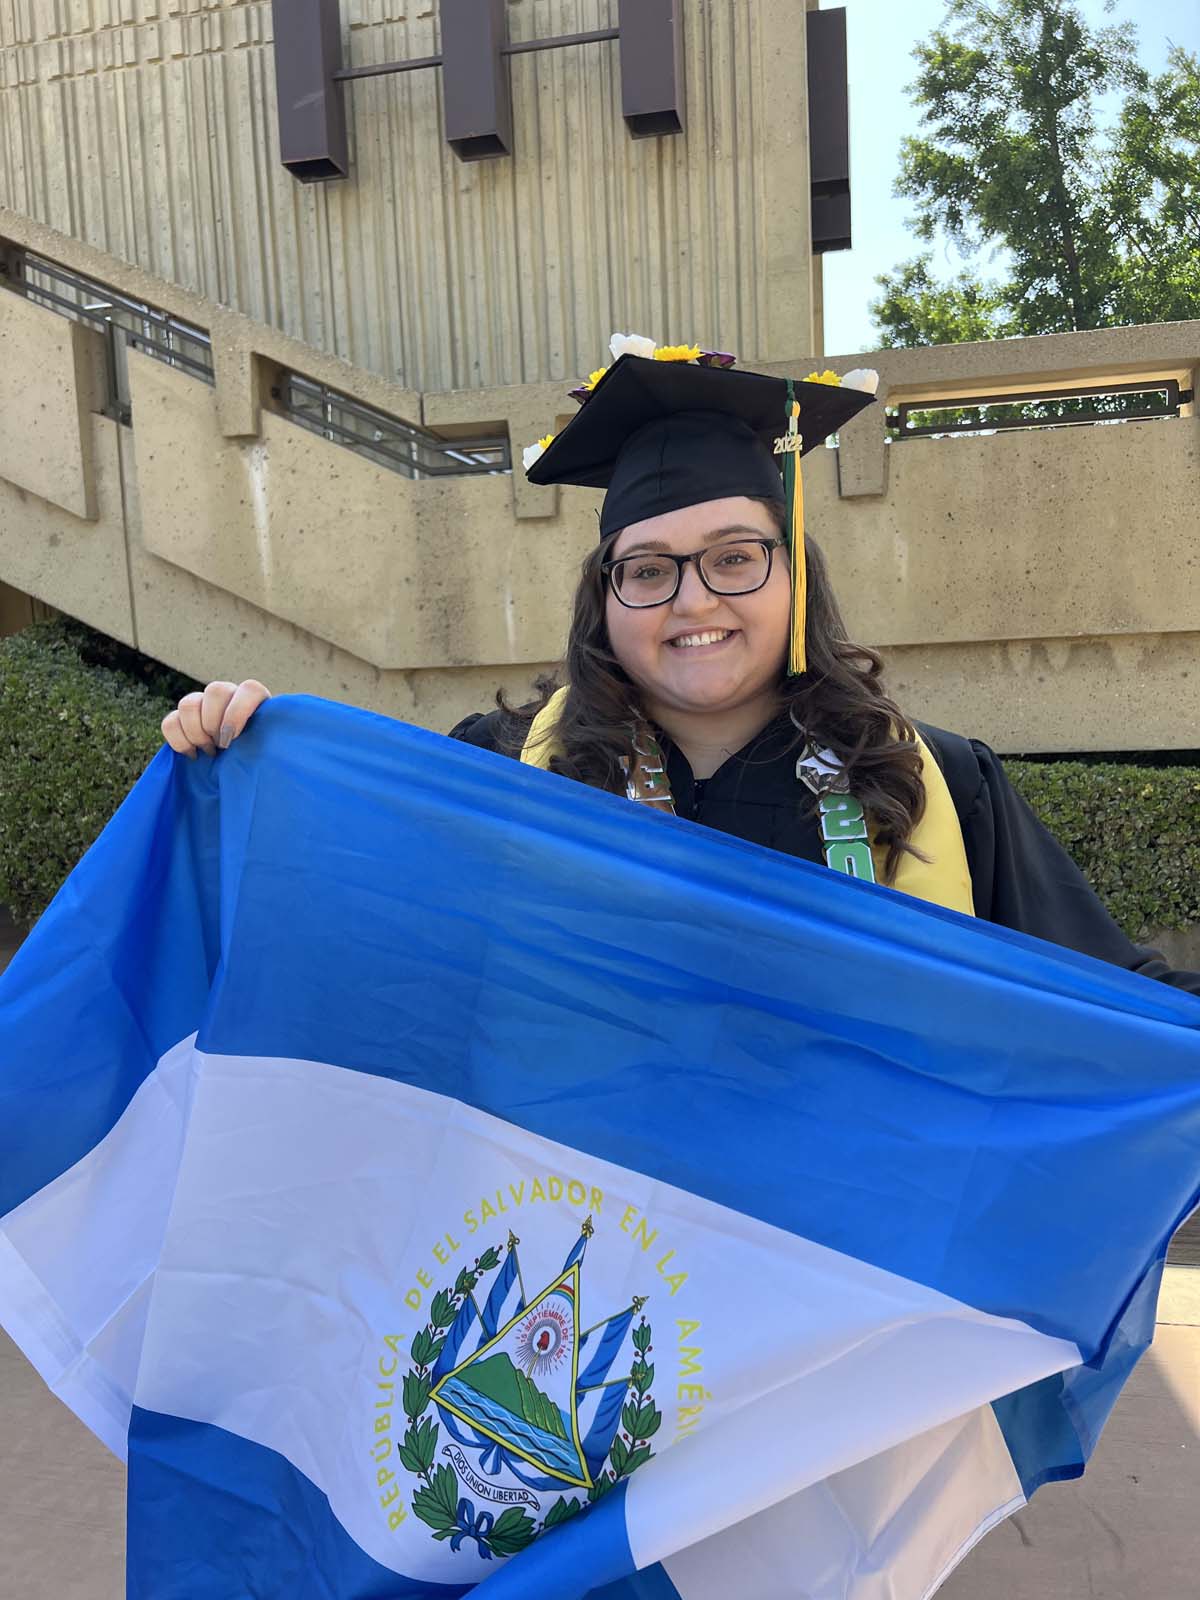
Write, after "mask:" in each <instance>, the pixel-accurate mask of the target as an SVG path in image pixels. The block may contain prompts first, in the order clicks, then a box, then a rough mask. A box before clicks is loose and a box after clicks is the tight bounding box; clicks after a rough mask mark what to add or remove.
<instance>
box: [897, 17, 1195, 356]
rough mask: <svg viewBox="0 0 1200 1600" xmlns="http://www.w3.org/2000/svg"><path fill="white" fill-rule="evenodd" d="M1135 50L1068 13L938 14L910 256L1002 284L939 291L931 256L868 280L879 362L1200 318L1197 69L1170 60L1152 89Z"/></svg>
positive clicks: (924, 63) (962, 279)
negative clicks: (913, 352)
mask: <svg viewBox="0 0 1200 1600" xmlns="http://www.w3.org/2000/svg"><path fill="white" fill-rule="evenodd" d="M1110 9H1111V3H1110ZM1136 45H1137V38H1136V30H1135V29H1134V28H1133V27H1132V26H1131V25H1125V26H1106V27H1101V28H1091V27H1089V26H1088V24H1087V22H1086V20H1085V19H1084V17H1083V16H1082V15H1081V13H1080V11H1079V10H1078V8H1077V6H1076V5H1075V4H1073V3H1072V0H949V3H948V8H947V14H946V19H945V24H944V26H943V27H942V28H940V29H939V30H938V31H937V32H936V33H935V34H934V35H933V37H932V39H930V40H929V41H928V42H927V43H925V44H922V45H919V46H918V47H917V50H916V51H915V56H916V59H917V62H918V64H919V68H920V70H919V72H918V75H917V78H916V81H915V82H914V83H913V85H912V86H911V90H912V93H913V96H914V99H915V102H916V104H917V106H918V107H919V108H920V110H921V113H922V118H921V120H922V127H923V131H922V133H921V134H919V135H918V136H915V137H911V138H907V139H905V141H904V143H903V145H902V148H901V169H900V176H899V178H898V180H897V184H896V190H897V193H899V194H903V195H907V196H909V197H910V198H911V199H912V200H913V201H914V202H915V204H916V214H915V217H914V228H915V231H916V233H917V236H918V237H919V238H921V239H922V240H930V241H932V240H934V239H937V238H939V237H946V238H948V239H950V240H952V241H953V242H954V243H955V244H956V245H957V246H958V247H959V249H960V250H961V251H962V253H963V254H964V255H965V256H967V257H972V256H978V255H980V254H982V253H983V252H985V251H989V252H992V253H1000V252H1002V253H1003V260H1004V263H1005V270H1006V276H1005V278H1004V279H1003V280H1002V281H999V282H996V283H987V282H984V281H983V280H981V279H980V277H979V276H978V275H977V273H976V272H975V271H974V270H969V271H967V272H964V273H962V274H960V275H959V276H958V277H957V278H955V279H953V280H952V281H951V282H950V283H948V284H940V283H938V282H937V281H936V280H935V279H934V277H933V274H932V271H931V262H932V257H931V255H929V254H925V255H922V256H920V257H918V258H917V259H915V260H912V261H908V262H905V263H903V264H902V265H901V266H900V267H898V268H897V269H896V270H895V271H894V272H892V273H890V274H885V275H884V276H882V277H880V278H879V279H878V280H877V282H878V283H879V285H880V288H881V290H882V294H881V297H880V299H879V300H878V301H877V302H876V303H875V304H874V305H873V306H872V308H871V309H872V313H873V315H874V317H875V319H876V323H877V326H878V327H879V329H880V331H881V336H882V339H883V342H884V343H885V344H905V345H908V344H929V343H934V342H946V341H951V340H958V339H963V338H989V337H998V336H1002V335H1004V334H1010V333H1055V332H1065V331H1072V330H1075V329H1080V328H1095V327H1103V326H1106V325H1110V324H1112V323H1115V322H1125V321H1133V320H1137V321H1146V320H1160V319H1164V318H1173V317H1185V316H1200V293H1198V289H1197V273H1198V272H1200V242H1198V241H1200V231H1198V230H1197V228H1196V226H1195V225H1194V221H1193V222H1189V221H1188V218H1189V216H1193V217H1194V214H1195V213H1196V212H1197V211H1198V210H1200V150H1198V148H1197V144H1196V127H1195V124H1196V119H1197V117H1198V116H1200V111H1198V109H1197V107H1198V103H1200V102H1198V100H1197V94H1196V85H1197V62H1196V59H1195V58H1194V57H1192V56H1190V55H1188V53H1187V52H1186V51H1182V50H1176V51H1174V52H1173V54H1172V56H1171V59H1170V63H1169V66H1168V70H1167V72H1166V73H1164V74H1163V75H1162V76H1161V77H1160V78H1157V79H1151V78H1150V77H1149V76H1148V75H1147V74H1146V72H1145V71H1144V70H1143V69H1142V68H1141V67H1140V66H1139V65H1138V62H1137V55H1136ZM1113 92H1119V93H1121V94H1122V95H1123V96H1124V98H1123V101H1122V110H1121V114H1120V117H1119V120H1118V126H1117V128H1116V129H1115V130H1114V131H1112V132H1106V131H1105V130H1104V129H1102V128H1101V127H1100V126H1099V123H1098V111H1099V106H1100V101H1101V97H1102V96H1105V95H1108V94H1111V93H1113Z"/></svg>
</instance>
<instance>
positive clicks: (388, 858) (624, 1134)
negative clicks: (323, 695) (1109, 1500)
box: [0, 699, 1200, 1600]
mask: <svg viewBox="0 0 1200 1600" xmlns="http://www.w3.org/2000/svg"><path fill="white" fill-rule="evenodd" d="M1198 1027H1200V1005H1198V1004H1197V1002H1196V1000H1195V999H1194V998H1193V997H1191V996H1189V995H1186V994H1183V993H1179V992H1176V991H1173V990H1171V989H1168V988H1165V987H1161V986H1158V985H1154V984H1151V983H1149V982H1146V981H1145V980H1142V979H1139V978H1136V977H1133V976H1131V975H1129V974H1127V973H1124V972H1121V971H1117V970H1115V969H1112V968H1108V967H1104V966H1102V965H1100V964H1099V963H1096V962H1093V961H1090V960H1088V959H1086V958H1084V957H1080V956H1075V955H1073V954H1070V953H1069V952H1066V951H1062V950H1058V949H1054V948H1052V947H1050V946H1047V945H1043V944H1040V943H1038V942H1036V941H1033V940H1030V939H1027V938H1024V937H1022V936H1019V935H1016V934H1012V933H1009V932H1006V931H1003V930H999V929H996V928H993V927H989V926H978V925H975V924H972V923H970V922H968V921H967V920H966V919H963V918H960V917H958V916H956V915H953V914H951V913H948V912H943V911H939V910H937V909H934V908H930V907H929V906H926V905H924V904H920V903H918V902H916V901H911V900H907V899H905V898H903V897H902V896H899V895H895V894H893V893H891V892H890V891H887V890H883V889H877V888H875V887H873V886H871V885H864V884H859V883H855V882H852V881H850V880H848V879H845V878H842V877H838V876H835V875H834V874H832V873H829V872H827V871H825V870H824V869H821V868H816V867H812V866H809V865H806V864H805V863H802V862H797V861H793V860H789V859H785V858H783V857H780V856H778V855H775V854H772V853H769V852H767V851H764V850H760V849H758V848H756V847H753V846H749V845H746V844H743V843H741V842H739V841H736V840H732V839H728V838H724V837H721V836H719V835H716V834H713V833H709V832H705V831H703V830H700V829H698V828H696V827H694V826H692V825H690V824H688V823H685V822H681V821H677V820H675V819H673V818H667V817H661V816H658V815H656V814H653V813H650V812H647V811H645V810H644V809H642V808H635V807H633V806H630V805H629V804H628V803H627V802H626V801H624V800H622V799H619V798H617V797H613V796H608V795H603V794H598V793H594V792H591V791H588V790H586V789H583V788H581V787H579V786H576V785H573V784H570V783H568V782H565V781H562V780H559V779H557V778H554V777H551V776H548V775H546V774H543V773H540V772H534V771H530V770H526V769H523V768H521V767H519V766H518V765H516V764H515V763H511V762H508V761H505V760H503V759H501V758H499V757H495V756H491V755H489V754H486V753H484V752H482V751H478V750H474V749H471V748H468V747H465V746H462V745H456V744H454V743H452V742H450V741H447V740H445V739H442V738H439V737H437V736H435V735H431V734H426V733H422V732H419V731H415V730H413V729H411V728H406V727H403V726H400V725H397V724H394V723H391V722H388V721H386V720H384V719H382V718H376V717H372V716H368V715H366V714H364V713H358V712H351V711H346V710H343V709H339V708H335V707H332V706H329V705H325V704H322V703H320V702H316V701H309V700H302V699H297V700H285V701H273V702H271V703H270V704H269V705H268V706H267V707H266V708H265V709H264V710H263V711H262V712H260V713H259V715H258V716H257V717H256V718H255V721H254V725H253V728H252V730H251V732H250V733H249V734H248V735H247V736H246V737H245V738H244V739H242V740H241V741H239V743H238V745H237V746H236V747H235V748H234V750H232V751H231V752H230V753H228V754H226V755H224V756H222V757H221V758H220V760H219V761H216V762H197V763H187V762H183V761H177V760H174V759H173V758H171V757H170V756H169V755H168V754H167V753H165V752H164V753H163V754H161V755H160V756H159V757H158V758H157V760H156V761H155V762H154V763H153V764H152V766H151V768H150V770H149V771H148V773H147V774H146V776H145V778H144V779H143V780H142V782H141V783H140V784H139V785H138V786H137V788H136V789H135V791H134V793H133V794H132V795H131V797H130V798H129V800H128V801H127V803H126V804H125V806H124V807H123V808H122V810H121V812H120V813H119V814H118V816H117V817H116V819H115V820H114V821H113V823H112V824H111V825H110V826H109V828H108V829H107V831H106V832H105V834H104V835H103V837H102V838H101V840H100V842H99V843H98V844H97V845H96V847H95V848H94V849H93V850H92V852H91V853H90V854H89V855H88V857H87V858H86V859H85V861H84V862H83V863H82V865H81V866H80V867H79V868H78V870H77V871H76V872H75V873H74V874H73V875H72V877H71V879H70V880H69V881H68V883H67V884H66V886H65V887H64V889H63V890H62V892H61V893H60V895H59V896H58V898H57V900H56V901H55V903H54V905H53V907H52V908H51V910H50V911H49V912H48V913H47V915H46V916H45V918H44V919H43V920H42V922H41V924H40V925H39V927H38V929H37V930H36V931H35V932H34V934H33V935H32V937H31V938H30V939H29V941H28V942H27V944H26V945H25V947H24V949H23V950H22V951H21V952H20V954H19V955H18V957H17V959H16V960H15V961H14V963H13V965H12V967H11V968H10V970H9V972H8V974H7V976H6V978H5V980H4V983H3V987H2V988H0V1320H2V1321H3V1323H4V1325H5V1326H6V1327H7V1328H8V1329H9V1331H10V1332H11V1334H12V1336H13V1337H14V1338H15V1339H16V1341H17V1342H18V1343H19V1344H20V1345H21V1346H22V1348H23V1349H24V1350H25V1351H26V1353H27V1354H28V1356H29V1358H30V1360H32V1361H33V1362H34V1363H35V1365H36V1366H37V1367H38V1369H39V1371H40V1372H41V1373H42V1374H43V1376H44V1377H45V1379H46V1381H47V1383H49V1384H50V1385H51V1387H52V1388H53V1389H54V1390H55V1392H56V1393H57V1394H59V1395H60V1396H61V1397H62V1399H63V1400H64V1401H65V1402H66V1403H67V1404H68V1405H69V1406H71V1407H72V1409H73V1410H75V1411H76V1412H77V1413H78V1415H79V1416H80V1417H82V1418H83V1420H84V1421H85V1422H86V1423H88V1425H89V1426H90V1427H91V1428H92V1429H93V1430H94V1431H95V1432H96V1433H97V1434H98V1435H99V1436H100V1437H101V1439H103V1440H104V1441H105V1442H106V1443H107V1444H108V1445H109V1446H110V1447H111V1448H112V1449H113V1450H114V1451H116V1452H117V1453H119V1454H121V1455H127V1456H128V1460H129V1525H128V1545H129V1549H128V1572H129V1594H130V1596H134V1597H139V1600H151V1597H152V1600H231V1597H233V1596H255V1597H269V1596H283V1595H287V1596H289V1597H290V1600H308V1597H312V1600H400V1597H417V1596H421V1597H424V1596H429V1597H437V1596H456V1595H460V1594H463V1593H465V1592H466V1591H467V1590H468V1589H471V1588H472V1587H474V1586H475V1585H477V1584H479V1583H483V1584H484V1585H485V1586H487V1587H486V1588H485V1593H486V1594H487V1595H489V1596H490V1597H493V1600H504V1597H505V1596H508V1595H512V1596H528V1595H530V1594H542V1595H546V1596H553V1597H554V1600H570V1597H573V1596H583V1595H584V1594H588V1593H592V1592H600V1593H601V1594H603V1595H606V1596H609V1597H613V1600H616V1597H622V1600H623V1597H653V1600H660V1597H674V1596H682V1597H684V1600H718V1597H720V1600H724V1597H727V1596H730V1595H737V1596H739V1597H742V1600H768V1597H775V1596H780V1595H784V1594H786V1595H794V1596H803V1597H809V1600H880V1597H883V1596H887V1597H889V1600H919V1597H922V1596H925V1595H928V1594H930V1593H931V1592H932V1591H933V1590H934V1589H935V1588H936V1587H937V1585H938V1583H939V1582H940V1581H941V1579H942V1578H944V1577H945V1575H946V1574H947V1573H948V1572H949V1571H950V1570H951V1569H952V1568H953V1567H954V1565H955V1564H956V1563H957V1562H958V1561H959V1560H960V1559H961V1558H962V1556H963V1555H964V1554H965V1552H966V1551H967V1550H969V1549H970V1547H971V1545H972V1544H973V1543H974V1542H975V1541H976V1540H977V1539H978V1538H979V1537H980V1536H981V1535H982V1534H983V1533H984V1532H985V1531H986V1530H987V1529H988V1528H990V1527H991V1526H992V1525H993V1524H995V1523H996V1522H997V1521H998V1520H999V1519H1001V1518H1003V1517H1004V1516H1006V1515H1007V1514H1009V1513H1010V1512H1012V1511H1013V1510H1015V1509H1016V1508H1018V1507H1020V1506H1021V1505H1022V1504H1024V1502H1025V1499H1026V1498H1027V1496H1028V1495H1029V1494H1031V1493H1032V1492H1033V1490H1034V1489H1035V1488H1037V1486H1038V1485H1039V1484H1041V1483H1043V1482H1045V1481H1046V1480H1047V1479H1051V1478H1063V1477H1071V1476H1074V1475H1077V1474H1078V1473H1080V1472H1081V1471H1082V1470H1083V1466H1084V1463H1085V1462H1086V1460H1087V1458H1088V1455H1089V1453H1090V1452H1091V1450H1092V1448H1093V1447H1094V1445H1095V1442H1096V1438H1097V1436H1098V1434H1099V1431H1100V1429H1101V1427H1102V1425H1103V1422H1104V1419H1105V1417H1106V1415H1107V1414H1108V1411H1109V1409H1110V1408H1111V1406H1112V1404H1113V1401H1114V1399H1115V1397H1116V1395H1117V1393H1118V1392H1119V1390H1120V1388H1121V1385H1122V1383H1123V1382H1124V1380H1125V1378H1126V1377H1127V1376H1128V1374H1129V1372H1130V1370H1131V1368H1132V1366H1133V1364H1134V1362H1135V1361H1136V1360H1137V1358H1138V1356H1139V1355H1140V1353H1141V1352H1142V1351H1143V1350H1144V1349H1145V1347H1146V1345H1147V1343H1148V1341H1149V1339H1150V1336H1151V1332H1152V1324H1153V1315H1154V1306H1155V1298H1156V1293H1157V1286H1158V1279H1159V1272H1160V1268H1161V1263H1162V1260H1163V1256H1164V1253H1165V1249H1166V1244H1167V1241H1168V1239H1169V1237H1170V1235H1171V1233H1172V1232H1173V1231H1174V1229H1175V1227H1176V1226H1177V1224H1178V1223H1179V1222H1180V1221H1181V1219H1182V1218H1183V1217H1184V1216H1185V1215H1186V1214H1187V1213H1188V1212H1189V1211H1190V1210H1191V1208H1192V1207H1193V1205H1194V1203H1195V1202H1196V1199H1197V1195H1198V1190H1200V1032H1198Z"/></svg>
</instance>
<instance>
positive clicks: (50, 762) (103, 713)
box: [0, 618, 195, 922]
mask: <svg viewBox="0 0 1200 1600" xmlns="http://www.w3.org/2000/svg"><path fill="white" fill-rule="evenodd" d="M192 688H195V685H194V684H193V683H192V681H191V680H190V679H188V678H182V677H180V676H179V675H178V674H177V673H173V672H171V671H170V670H169V669H168V668H166V667H163V666H161V665H160V664H159V663H158V662H155V661H151V660H149V658H148V657H146V656H141V655H138V653H137V652H136V651H133V650H128V649H126V648H125V646H123V645H120V644H117V643H116V641H115V640H112V639H108V638H106V637H105V636H104V635H102V634H97V633H93V632H92V631H91V630H90V629H88V628H84V627H83V626H82V625H81V624H80V623H76V622H71V621H68V620H66V619H65V618H64V619H57V620H55V621H53V622H42V623H37V624H36V625H35V626H34V627H32V628H27V629H25V631H24V632H22V633H17V634H13V635H11V636H10V637H9V638H7V639H0V905H7V906H8V907H9V909H10V910H11V911H12V913H13V915H14V916H15V917H16V919H17V920H18V921H19V922H31V921H32V920H33V919H34V918H35V917H36V916H38V915H39V914H40V912H41V911H43V910H44V909H45V907H46V906H47V905H48V904H49V902H50V900H51V898H52V896H53V895H54V893H55V892H56V890H57V889H58V886H59V884H60V883H61V882H62V880H63V879H64V878H65V877H66V875H67V873H68V872H70V870H71V868H72V867H73V866H74V865H75V863H76V862H77V861H78V860H79V858H80V856H81V855H82V854H83V853H84V851H85V850H86V849H87V848H88V846H89V845H90V844H91V843H92V841H93V839H95V837H96V835H97V834H98V833H99V832H100V830H101V828H102V827H103V826H104V824H105V823H106V822H107V821H108V819H109V818H110V817H111V816H112V814H113V812H114V811H115V810H116V809H117V806H118V805H119V804H120V803H121V801H122V799H123V798H124V797H125V795H126V794H127V793H128V791H129V789H130V787H131V786H132V785H133V783H134V782H135V780H136V779H137V778H138V777H139V776H140V775H141V773H142V771H143V770H144V769H145V766H146V764H147V762H148V761H149V760H150V758H151V757H152V756H153V755H154V753H155V751H156V750H157V749H158V747H159V745H160V744H161V743H162V733H161V731H160V728H159V724H160V722H161V721H162V719H163V717H164V715H165V714H166V712H167V711H168V710H169V709H170V708H171V706H172V705H173V704H174V703H175V701H176V700H177V699H178V698H179V696H180V695H181V694H186V693H187V691H188V690H189V689H192Z"/></svg>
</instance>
